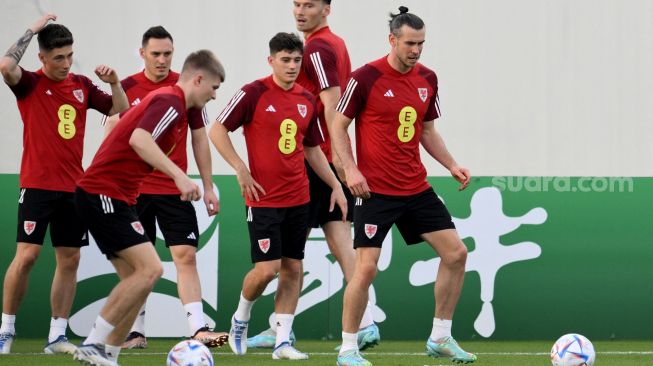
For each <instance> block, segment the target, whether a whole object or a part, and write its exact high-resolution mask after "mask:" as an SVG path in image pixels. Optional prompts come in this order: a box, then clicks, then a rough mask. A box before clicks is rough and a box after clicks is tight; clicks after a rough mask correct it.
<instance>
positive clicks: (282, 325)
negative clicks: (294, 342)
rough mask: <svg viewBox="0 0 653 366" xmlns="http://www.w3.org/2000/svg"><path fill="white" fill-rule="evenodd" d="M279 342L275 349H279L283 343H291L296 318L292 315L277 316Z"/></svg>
mask: <svg viewBox="0 0 653 366" xmlns="http://www.w3.org/2000/svg"><path fill="white" fill-rule="evenodd" d="M276 318H277V322H276V325H277V341H276V343H275V344H274V347H275V348H276V347H278V346H279V345H280V344H281V343H283V342H288V343H290V331H291V330H292V322H293V320H294V319H295V316H294V315H292V314H277V316H276Z"/></svg>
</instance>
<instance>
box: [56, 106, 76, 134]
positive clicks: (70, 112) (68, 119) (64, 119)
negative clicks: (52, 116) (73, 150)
mask: <svg viewBox="0 0 653 366" xmlns="http://www.w3.org/2000/svg"><path fill="white" fill-rule="evenodd" d="M57 115H58V116H59V125H58V126H57V128H58V131H59V135H60V136H61V137H63V138H64V139H66V140H70V139H72V138H73V137H75V133H76V132H77V128H75V117H77V111H76V110H75V107H73V106H71V105H70V104H62V105H61V107H59V111H57Z"/></svg>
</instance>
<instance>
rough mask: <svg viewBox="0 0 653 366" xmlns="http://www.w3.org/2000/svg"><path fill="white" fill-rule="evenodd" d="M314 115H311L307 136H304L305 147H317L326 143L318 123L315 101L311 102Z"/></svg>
mask: <svg viewBox="0 0 653 366" xmlns="http://www.w3.org/2000/svg"><path fill="white" fill-rule="evenodd" d="M311 104H312V110H313V113H311V120H310V121H309V122H308V128H307V129H306V134H305V135H304V141H302V144H304V146H317V145H319V144H321V143H323V142H324V138H323V137H322V133H321V132H320V126H319V124H318V121H317V108H316V106H315V101H311Z"/></svg>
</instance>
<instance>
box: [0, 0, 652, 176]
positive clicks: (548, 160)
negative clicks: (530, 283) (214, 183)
mask: <svg viewBox="0 0 653 366" xmlns="http://www.w3.org/2000/svg"><path fill="white" fill-rule="evenodd" d="M1 5H2V6H1V7H0V29H1V31H0V54H4V52H5V50H6V49H8V48H9V47H10V46H11V44H13V43H14V42H15V41H16V39H18V37H20V36H21V35H22V34H23V33H24V30H25V29H26V28H27V27H28V26H29V25H30V24H32V22H33V21H34V20H36V19H37V18H38V17H39V16H40V15H41V14H42V13H43V12H54V13H56V14H58V15H59V22H61V23H62V24H65V25H66V26H68V27H69V28H70V29H71V31H72V32H73V35H74V36H75V45H74V49H75V67H74V69H73V71H74V72H76V73H82V74H85V75H88V76H92V79H94V80H97V79H96V78H95V76H94V75H91V74H92V70H93V68H94V67H95V66H96V65H98V64H101V63H106V64H108V65H111V66H113V67H115V68H116V69H117V70H118V72H119V75H120V76H121V77H124V76H127V75H129V74H132V73H134V72H136V71H138V70H139V69H140V67H141V64H142V63H141V60H140V58H139V57H138V52H137V51H138V47H139V44H140V38H141V35H142V33H143V32H144V31H145V30H146V29H147V28H148V27H150V26H152V25H158V24H161V25H163V26H165V27H166V28H167V29H168V30H169V31H170V32H171V33H172V35H173V37H174V38H175V47H176V50H175V54H176V57H175V60H174V62H173V67H174V68H175V69H176V70H179V69H180V67H181V64H182V63H183V59H184V58H185V56H186V54H188V53H189V52H191V51H194V50H196V49H199V48H208V49H211V50H213V51H214V52H215V53H216V54H217V55H218V57H219V58H220V59H221V61H222V62H223V63H224V65H225V68H226V70H227V80H226V82H225V83H224V84H223V86H222V87H221V89H220V90H219V95H218V100H217V101H214V102H211V103H210V104H209V105H208V111H209V115H210V117H211V119H214V118H215V117H216V116H217V114H218V113H219V112H220V110H221V109H222V107H223V106H224V105H225V104H226V102H227V101H228V99H229V98H230V97H231V95H233V93H234V92H235V91H236V90H237V89H238V88H239V87H240V86H242V85H243V84H245V83H247V82H250V81H252V80H254V79H257V78H260V77H263V76H265V75H267V74H268V73H269V67H268V66H267V63H266V56H267V42H268V40H269V39H270V38H271V37H272V36H273V35H274V34H275V33H276V32H278V31H294V29H295V28H294V22H293V18H292V14H291V11H292V1H291V0H238V1H223V0H185V1H179V0H178V1H172V0H134V1H125V0H114V1H99V0H84V1H75V0H42V1H39V0H2V4H1ZM399 5H406V6H408V7H409V8H410V10H411V12H414V13H416V14H418V15H420V16H421V17H422V18H423V19H424V21H425V22H426V24H427V43H426V45H425V50H424V54H423V57H422V62H423V63H424V64H426V65H427V66H429V67H431V68H433V69H435V70H436V72H437V73H438V76H439V78H440V99H441V104H442V110H443V113H444V116H443V117H442V118H441V119H440V120H439V123H438V125H439V128H440V130H441V132H442V134H443V135H444V137H445V140H446V141H447V144H448V146H449V149H450V150H451V151H452V153H453V154H454V156H455V157H456V158H457V160H458V161H459V162H460V163H461V164H463V165H465V166H467V167H469V168H470V169H471V171H472V173H473V174H474V175H611V176H653V163H652V161H653V147H651V143H649V141H650V140H651V137H652V136H653V123H652V122H653V113H652V112H651V107H653V2H652V1H650V0H549V1H542V0H495V1H486V0H435V1H434V0H402V1H390V0H334V1H333V7H332V15H331V17H330V19H329V22H330V25H331V27H332V29H333V30H334V31H335V32H336V33H338V34H339V35H341V36H342V37H343V38H344V39H345V40H346V42H347V44H348V47H349V51H350V55H351V58H352V64H353V66H354V67H355V68H356V67H359V66H361V65H363V64H364V63H365V62H368V61H371V60H373V59H376V58H378V57H380V56H381V55H383V54H385V53H386V52H387V51H388V43H387V33H388V31H387V19H388V17H387V13H388V12H389V11H395V12H396V9H397V7H398V6H399ZM37 48H38V47H37V45H36V39H34V40H33V41H32V45H30V48H29V50H28V52H27V53H26V54H25V56H24V57H23V61H22V62H21V65H22V66H23V67H25V68H27V69H31V70H33V69H36V68H38V67H39V66H40V65H39V62H38V59H37V56H36V53H37ZM98 82H99V81H98ZM99 120H100V117H99V115H98V114H96V113H95V112H92V113H89V117H88V122H89V127H88V128H87V137H86V149H85V159H84V161H85V164H86V165H87V164H88V163H89V162H90V160H91V159H92V156H93V154H94V152H95V151H96V150H97V147H98V146H99V143H100V138H101V136H102V130H101V128H100V126H99ZM0 121H1V122H0V123H2V133H0V153H1V154H2V156H3V158H2V159H1V160H0V173H17V172H18V171H19V166H20V155H21V149H22V124H21V122H20V117H19V113H18V109H17V107H16V104H15V99H14V97H13V94H12V93H11V92H10V91H9V89H8V88H7V87H4V86H0ZM234 138H235V142H236V144H237V146H238V148H239V151H241V152H242V153H243V154H245V149H244V144H243V140H242V135H241V134H240V133H236V134H234ZM213 156H214V174H233V172H232V170H231V169H230V167H229V166H227V165H226V164H225V163H224V161H222V159H221V158H220V157H219V155H218V154H217V153H214V155H213ZM424 161H425V163H426V165H427V168H428V170H429V174H430V175H446V174H447V172H446V171H444V170H443V169H442V168H441V167H439V166H438V164H437V163H436V162H434V161H433V160H432V159H430V158H428V159H427V158H425V159H424ZM46 163H47V158H46V157H44V164H46ZM190 167H191V171H190V172H191V173H194V172H196V169H195V167H194V165H193V164H192V163H191V164H190Z"/></svg>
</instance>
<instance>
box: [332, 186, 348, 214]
mask: <svg viewBox="0 0 653 366" xmlns="http://www.w3.org/2000/svg"><path fill="white" fill-rule="evenodd" d="M336 205H338V207H340V211H341V212H342V221H343V222H345V221H347V198H346V197H345V193H344V192H343V191H342V186H340V185H338V186H337V187H336V189H334V190H332V191H331V203H330V204H329V212H333V209H334V208H335V207H336Z"/></svg>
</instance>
